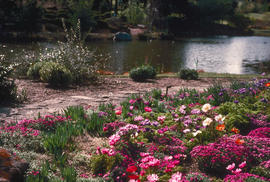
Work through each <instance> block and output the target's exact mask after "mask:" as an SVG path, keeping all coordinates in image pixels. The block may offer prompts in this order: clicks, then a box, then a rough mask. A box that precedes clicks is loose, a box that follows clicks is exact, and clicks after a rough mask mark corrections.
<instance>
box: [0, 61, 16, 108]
mask: <svg viewBox="0 0 270 182" xmlns="http://www.w3.org/2000/svg"><path fill="white" fill-rule="evenodd" d="M11 71H12V69H10V68H8V67H5V66H1V65H0V104H3V103H7V102H8V103H10V102H14V101H16V100H17V99H18V98H17V87H16V85H15V83H14V81H13V80H11V79H10V78H9V76H10V74H11Z"/></svg>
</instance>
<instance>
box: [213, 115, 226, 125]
mask: <svg viewBox="0 0 270 182" xmlns="http://www.w3.org/2000/svg"><path fill="white" fill-rule="evenodd" d="M224 119H225V117H223V116H222V115H221V114H219V115H217V116H215V120H216V121H217V122H219V124H223V123H224V122H223V121H224Z"/></svg>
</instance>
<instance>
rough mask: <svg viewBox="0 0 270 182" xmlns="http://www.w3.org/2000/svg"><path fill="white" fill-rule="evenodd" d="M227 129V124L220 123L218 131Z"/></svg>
mask: <svg viewBox="0 0 270 182" xmlns="http://www.w3.org/2000/svg"><path fill="white" fill-rule="evenodd" d="M224 129H225V125H224V124H220V125H218V126H217V127H216V130H218V131H223V130H224Z"/></svg>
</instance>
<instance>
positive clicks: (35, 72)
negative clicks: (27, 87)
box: [27, 62, 46, 80]
mask: <svg viewBox="0 0 270 182" xmlns="http://www.w3.org/2000/svg"><path fill="white" fill-rule="evenodd" d="M45 64H46V62H36V63H34V64H33V65H31V66H30V68H29V69H28V71H27V76H28V77H29V78H31V79H35V80H40V74H39V71H40V70H41V68H42V67H43V66H44V65H45Z"/></svg>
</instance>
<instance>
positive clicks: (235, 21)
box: [230, 14, 251, 30]
mask: <svg viewBox="0 0 270 182" xmlns="http://www.w3.org/2000/svg"><path fill="white" fill-rule="evenodd" d="M230 23H232V25H233V26H234V27H236V28H237V29H239V30H247V28H248V26H249V25H250V24H251V20H250V19H249V18H248V17H246V16H244V15H242V14H235V15H234V16H232V17H231V18H230Z"/></svg>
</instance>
